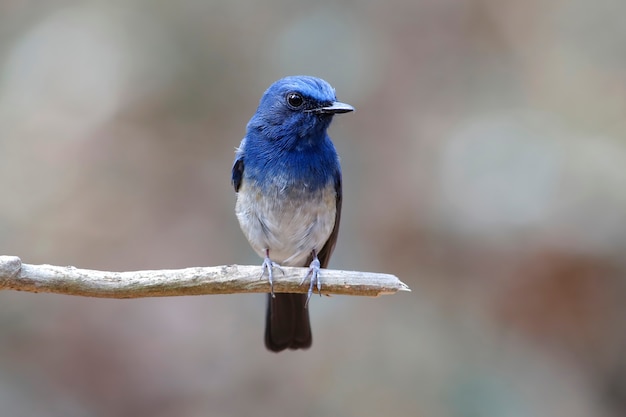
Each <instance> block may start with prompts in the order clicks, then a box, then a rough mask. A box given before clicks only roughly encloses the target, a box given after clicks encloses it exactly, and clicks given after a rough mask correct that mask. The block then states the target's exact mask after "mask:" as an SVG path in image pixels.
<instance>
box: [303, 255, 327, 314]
mask: <svg viewBox="0 0 626 417" xmlns="http://www.w3.org/2000/svg"><path fill="white" fill-rule="evenodd" d="M320 270H321V265H320V261H319V259H317V256H316V257H315V258H314V259H313V261H312V262H311V264H310V265H309V272H307V274H306V275H305V276H304V278H302V281H300V285H302V284H303V283H304V281H306V279H307V278H308V277H311V283H310V284H309V291H308V292H307V295H306V302H305V303H304V308H307V307H308V305H309V300H310V299H311V295H312V294H313V288H317V292H318V293H319V295H320V297H321V296H322V281H321V280H320Z"/></svg>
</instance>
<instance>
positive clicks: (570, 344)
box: [0, 0, 626, 417]
mask: <svg viewBox="0 0 626 417" xmlns="http://www.w3.org/2000/svg"><path fill="white" fill-rule="evenodd" d="M624 13H626V3H623V2H619V1H614V0H613V1H611V0H600V1H596V2H584V1H571V2H560V1H530V2H517V1H510V0H507V1H491V0H474V1H462V0H447V1H435V0H425V1H420V2H411V1H398V0H388V1H385V2H364V3H359V2H330V1H326V2H295V3H294V2H283V1H270V2H256V3H244V2H240V1H205V2H197V1H189V0H183V1H181V2H171V3H168V2H140V1H134V0H130V1H128V0H126V1H117V0H116V1H103V0H102V1H93V2H89V3H88V4H76V3H75V2H63V1H48V2H24V1H17V0H15V1H13V0H3V1H1V2H0V195H1V196H2V198H1V199H0V253H1V254H5V255H17V256H20V257H21V258H22V260H23V261H24V262H27V263H50V264H57V265H74V266H77V267H84V268H94V269H110V270H133V269H158V268H179V267H186V266H201V265H220V264H228V263H240V264H254V263H258V264H259V265H260V263H261V260H260V259H258V258H257V257H256V256H255V255H254V253H253V252H252V250H251V249H250V248H249V246H248V244H247V242H246V240H245V238H244V237H243V234H242V233H241V232H240V230H239V226H238V224H237V221H236V219H235V216H234V213H233V206H234V199H235V197H234V192H233V190H232V188H231V186H230V168H231V163H232V159H233V156H234V152H233V151H234V148H235V146H237V145H238V144H239V141H240V139H241V138H242V136H243V134H244V132H245V124H246V123H247V121H248V119H249V118H250V116H251V115H252V114H253V113H254V111H255V109H256V104H257V102H258V100H259V98H260V97H261V94H262V93H263V91H264V89H265V88H267V87H268V86H269V85H270V84H271V83H272V82H273V81H275V80H276V79H278V78H280V77H282V76H284V75H289V74H310V75H316V76H320V77H322V78H325V79H327V80H328V81H329V82H330V83H331V84H333V85H334V86H335V87H336V89H337V93H338V97H339V99H341V100H342V101H346V102H348V103H351V104H353V105H354V106H355V107H356V108H357V112H356V113H354V114H350V115H347V116H342V117H338V118H337V120H336V121H335V122H334V124H333V126H332V128H331V136H332V137H333V138H334V141H335V144H336V147H337V148H338V150H339V152H340V154H341V157H342V163H343V171H344V214H343V217H342V227H341V232H340V237H339V242H338V245H337V249H336V251H335V255H334V258H333V259H332V261H331V267H333V268H339V269H356V270H370V271H380V272H388V273H393V274H396V275H398V276H399V277H400V278H401V279H402V280H403V281H405V282H407V283H408V284H409V285H410V286H411V288H412V289H413V292H412V293H409V294H399V295H395V296H391V297H383V298H380V299H367V298H348V297H332V298H317V297H316V298H315V299H314V300H313V301H312V303H311V314H312V325H313V331H314V343H313V347H312V349H311V350H309V351H306V352H287V353H283V354H278V355H275V354H272V353H269V352H267V351H266V350H265V348H264V347H263V342H262V332H263V321H264V308H265V304H264V303H265V297H261V296H251V295H247V296H244V295H241V296H211V297H208V296H207V297H188V298H170V299H146V300H96V299H86V298H72V297H66V296H55V295H45V294H21V293H15V292H4V293H0V404H2V412H1V414H2V415H3V416H4V415H6V416H13V415H28V416H32V417H37V416H60V417H61V416H62V417H72V416H80V417H85V416H154V417H158V416H179V417H194V416H241V415H272V416H276V417H279V416H296V415H305V416H360V417H366V416H381V415H384V416H387V415H389V416H435V417H438V416H441V417H466V416H467V417H473V416H481V417H489V416H493V417H509V416H511V417H517V416H546V417H561V416H567V417H576V416H580V417H586V416H595V417H604V416H606V417H613V416H623V415H626V356H625V355H624V352H626V320H625V317H626V302H625V301H624V300H625V299H626V278H625V272H626V262H625V261H624V259H625V258H624V255H625V248H626V221H625V219H626V140H625V139H624V138H625V137H626V55H625V54H624V45H625V43H626V26H625V25H624V24H623V16H624Z"/></svg>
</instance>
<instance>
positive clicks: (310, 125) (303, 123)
mask: <svg viewBox="0 0 626 417" xmlns="http://www.w3.org/2000/svg"><path fill="white" fill-rule="evenodd" d="M353 110H354V107H352V106H350V105H349V104H345V103H341V102H339V101H337V98H336V96H335V89H334V88H332V87H331V86H330V84H328V83H327V82H326V81H324V80H322V79H319V78H315V77H309V76H293V77H286V78H283V79H280V80H278V81H276V82H275V83H274V84H272V85H271V86H270V87H269V88H268V89H267V91H266V92H265V94H263V97H262V98H261V102H260V103H259V107H258V108H257V111H256V113H255V115H254V116H253V117H252V119H250V122H249V123H248V132H249V133H253V134H255V135H256V134H260V136H261V137H263V138H265V139H267V140H270V141H281V142H283V143H282V145H283V146H286V147H300V146H306V145H307V144H313V143H315V142H316V141H321V140H323V139H324V138H325V137H326V129H327V128H328V125H329V124H330V122H331V120H332V118H333V115H335V114H339V113H348V112H351V111H353Z"/></svg>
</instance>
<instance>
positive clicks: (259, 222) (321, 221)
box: [232, 75, 354, 352]
mask: <svg viewBox="0 0 626 417" xmlns="http://www.w3.org/2000/svg"><path fill="white" fill-rule="evenodd" d="M352 111H354V107H352V106H351V105H349V104H346V103H342V102H340V101H337V97H336V94H335V90H334V88H333V87H331V85H330V84H329V83H328V82H326V81H324V80H322V79H320V78H316V77H312V76H305V75H299V76H289V77H285V78H282V79H280V80H278V81H276V82H274V83H273V84H272V85H271V86H270V87H269V88H268V89H267V90H266V91H265V93H264V94H263V96H262V97H261V100H260V101H259V106H258V108H257V110H256V112H255V113H254V115H253V116H252V118H251V119H250V121H249V122H248V124H247V126H246V135H245V137H244V138H243V139H242V141H241V143H240V145H239V147H238V148H237V149H236V151H235V160H234V163H233V166H232V185H233V187H234V189H235V192H236V195H237V200H236V204H235V213H236V216H237V219H238V221H239V225H240V227H241V230H242V231H243V233H244V235H245V237H246V238H247V240H248V242H249V243H250V245H251V246H252V248H253V249H254V251H255V252H256V253H257V254H258V255H259V256H260V257H261V258H263V263H262V271H261V273H262V275H264V274H265V273H267V277H268V280H269V284H270V291H271V292H270V293H269V294H268V301H267V313H266V318H265V338H264V339H265V346H266V348H267V349H268V350H270V351H273V352H280V351H283V350H285V349H292V350H296V349H308V348H309V347H311V344H312V340H313V338H312V334H311V325H310V320H309V311H308V302H309V299H310V298H311V294H312V293H313V291H314V289H317V291H318V293H320V294H321V280H320V269H321V268H326V267H327V265H328V262H329V260H330V256H331V254H332V252H333V250H334V248H335V243H336V242H337V235H338V232H339V221H340V218H341V203H342V176H341V166H340V163H339V156H338V154H337V151H336V149H335V146H334V145H333V143H332V141H331V139H330V137H329V136H328V133H327V129H328V127H329V125H330V123H331V121H332V119H333V116H334V115H336V114H342V113H348V112H352ZM281 266H298V267H308V273H307V274H306V276H305V277H303V281H302V282H303V283H304V281H305V280H306V279H307V278H310V284H309V290H308V293H307V294H292V293H278V294H274V276H275V274H274V269H275V268H276V269H278V270H279V271H281Z"/></svg>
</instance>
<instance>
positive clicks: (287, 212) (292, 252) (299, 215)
mask: <svg viewBox="0 0 626 417" xmlns="http://www.w3.org/2000/svg"><path fill="white" fill-rule="evenodd" d="M291 196H292V198H289V199H287V198H286V196H285V195H284V194H279V193H276V194H273V195H272V196H267V195H264V194H261V193H260V192H259V191H258V190H257V189H254V188H251V187H248V186H247V184H246V182H245V181H244V182H243V183H242V184H241V187H240V188H239V192H238V193H237V205H236V207H235V212H236V214H237V219H238V220H239V225H240V226H241V230H243V233H244V234H245V235H246V238H248V241H249V242H250V245H251V246H252V248H253V249H254V250H255V251H256V253H257V254H258V255H259V256H260V257H261V258H264V257H265V250H266V249H269V254H270V259H271V260H272V261H274V262H277V263H278V264H281V265H284V266H307V265H305V263H306V260H307V258H308V257H309V255H310V254H311V251H313V250H315V251H316V252H319V251H320V250H321V249H322V247H324V244H325V243H326V241H327V240H328V237H329V236H330V233H331V232H332V230H333V227H334V225H335V215H336V210H337V207H336V193H335V189H334V187H333V186H332V183H329V186H328V187H325V188H323V189H320V190H318V191H316V192H315V193H313V194H309V195H305V193H298V192H295V193H294V192H292V193H291Z"/></svg>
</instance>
